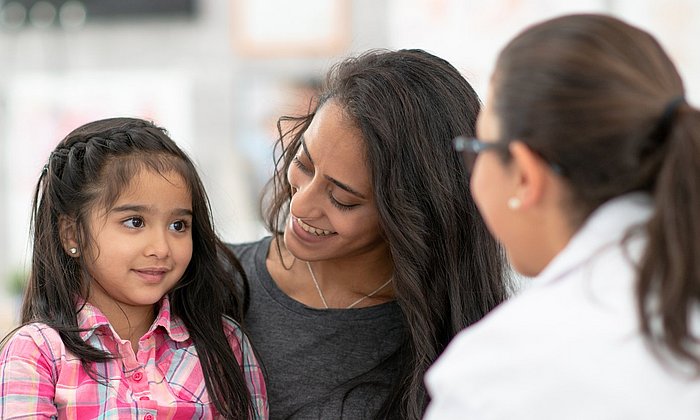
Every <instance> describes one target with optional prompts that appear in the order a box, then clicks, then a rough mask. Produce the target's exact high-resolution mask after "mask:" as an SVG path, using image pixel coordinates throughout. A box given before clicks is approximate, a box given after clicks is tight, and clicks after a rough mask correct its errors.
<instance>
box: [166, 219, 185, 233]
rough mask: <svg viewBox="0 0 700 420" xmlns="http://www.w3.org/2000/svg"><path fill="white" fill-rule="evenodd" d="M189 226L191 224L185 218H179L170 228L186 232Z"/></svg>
mask: <svg viewBox="0 0 700 420" xmlns="http://www.w3.org/2000/svg"><path fill="white" fill-rule="evenodd" d="M188 227H189V224H188V223H187V222H185V221H184V220H177V221H175V222H172V223H171V224H170V228H171V229H172V230H174V231H175V232H184V231H186V230H187V228H188Z"/></svg>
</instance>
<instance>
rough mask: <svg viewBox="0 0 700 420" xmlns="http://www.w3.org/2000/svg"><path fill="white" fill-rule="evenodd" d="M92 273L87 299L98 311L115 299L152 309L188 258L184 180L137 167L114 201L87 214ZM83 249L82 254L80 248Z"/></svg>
mask: <svg viewBox="0 0 700 420" xmlns="http://www.w3.org/2000/svg"><path fill="white" fill-rule="evenodd" d="M88 224H89V228H90V232H92V235H93V242H92V246H91V247H90V248H89V249H87V250H83V252H82V254H83V256H84V258H83V260H84V261H86V264H87V267H88V271H89V272H90V274H91V275H92V277H93V279H92V282H93V284H92V285H91V288H90V296H89V298H88V301H89V302H90V303H92V304H94V305H95V306H97V307H98V308H100V309H101V310H102V311H103V312H105V313H107V312H111V309H112V308H113V306H112V305H113V304H114V303H117V304H118V306H119V307H120V308H121V310H123V311H124V312H126V313H128V311H129V310H130V309H129V308H133V309H136V308H141V309H144V308H152V307H153V304H154V303H156V302H158V301H159V300H160V298H161V297H163V296H164V295H165V294H166V293H167V292H168V291H169V290H170V289H172V288H173V286H175V284H176V283H177V282H178V281H179V280H180V278H181V277H182V275H183V273H184V272H185V269H186V268H187V266H188V264H189V263H190V259H191V258H192V231H191V226H192V198H191V195H190V192H189V190H188V188H187V186H186V184H185V181H184V180H183V178H182V177H181V176H180V175H179V174H177V173H175V172H173V171H171V172H166V173H164V174H163V175H160V174H158V173H156V172H153V171H150V170H146V169H142V170H141V171H140V172H138V173H137V175H136V176H135V177H134V178H133V179H132V181H131V183H130V184H129V185H128V186H127V188H125V190H124V191H123V192H122V193H121V195H120V196H119V198H118V199H117V200H116V202H115V203H114V205H113V206H112V207H111V208H109V209H107V211H106V212H105V211H103V210H102V209H96V210H94V211H92V212H91V213H90V216H89V221H88ZM85 251H87V252H85Z"/></svg>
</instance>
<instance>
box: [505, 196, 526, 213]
mask: <svg viewBox="0 0 700 420" xmlns="http://www.w3.org/2000/svg"><path fill="white" fill-rule="evenodd" d="M522 204H523V202H522V201H520V199H519V198H517V197H511V198H509V199H508V208H509V209H511V210H517V209H519V208H520V206H521V205H522Z"/></svg>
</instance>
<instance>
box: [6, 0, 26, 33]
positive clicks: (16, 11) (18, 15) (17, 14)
mask: <svg viewBox="0 0 700 420" xmlns="http://www.w3.org/2000/svg"><path fill="white" fill-rule="evenodd" d="M26 18H27V9H26V8H25V7H24V6H23V5H21V4H19V3H17V2H15V1H10V2H7V3H5V5H4V6H3V7H2V9H0V25H2V26H3V27H4V28H9V29H19V28H20V27H21V26H22V25H24V20H25V19H26Z"/></svg>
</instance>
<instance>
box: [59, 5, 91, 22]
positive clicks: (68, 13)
mask: <svg viewBox="0 0 700 420" xmlns="http://www.w3.org/2000/svg"><path fill="white" fill-rule="evenodd" d="M86 17H87V11H86V10H85V4H83V2H82V1H74V0H72V1H67V2H65V3H63V5H62V6H61V9H60V10H59V11H58V20H59V22H60V23H61V26H62V27H64V28H66V29H78V28H82V27H83V26H84V25H85V19H86Z"/></svg>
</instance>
